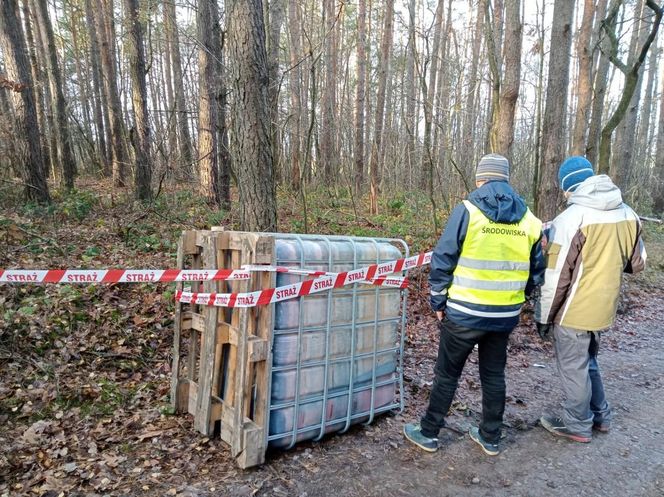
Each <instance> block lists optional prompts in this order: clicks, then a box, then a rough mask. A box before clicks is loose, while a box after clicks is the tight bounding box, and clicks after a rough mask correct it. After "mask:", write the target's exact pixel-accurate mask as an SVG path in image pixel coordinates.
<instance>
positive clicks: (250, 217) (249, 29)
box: [226, 0, 277, 231]
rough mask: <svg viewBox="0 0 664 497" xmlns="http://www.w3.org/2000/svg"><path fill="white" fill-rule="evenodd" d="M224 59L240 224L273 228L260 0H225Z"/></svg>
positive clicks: (257, 228)
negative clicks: (228, 82)
mask: <svg viewBox="0 0 664 497" xmlns="http://www.w3.org/2000/svg"><path fill="white" fill-rule="evenodd" d="M226 8H227V15H228V21H229V24H228V37H229V60H230V61H231V75H232V76H231V80H232V85H233V87H232V88H233V100H232V102H233V105H232V108H233V115H234V116H235V119H233V128H232V130H233V137H234V140H233V146H232V147H231V152H232V156H233V164H235V166H236V167H235V170H236V173H237V178H238V187H239V190H240V224H241V228H242V229H243V230H248V231H276V229H277V203H276V191H275V184H274V169H273V167H274V166H273V163H272V149H271V147H270V132H269V130H270V123H269V122H268V118H269V116H268V112H267V108H268V84H269V81H268V74H267V53H266V50H265V25H264V22H263V11H262V9H261V1H260V0H229V1H228V2H227V4H226Z"/></svg>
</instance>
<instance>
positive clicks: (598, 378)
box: [553, 325, 611, 436]
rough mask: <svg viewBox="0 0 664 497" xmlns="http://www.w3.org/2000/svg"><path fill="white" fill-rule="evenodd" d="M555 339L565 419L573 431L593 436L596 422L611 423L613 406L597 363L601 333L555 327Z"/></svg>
mask: <svg viewBox="0 0 664 497" xmlns="http://www.w3.org/2000/svg"><path fill="white" fill-rule="evenodd" d="M553 338H554V348H555V351H556V365H557V367H558V374H559V375H560V380H561V383H562V387H563V392H564V394H565V401H564V403H563V415H562V420H563V422H564V423H565V426H566V427H567V428H568V429H570V430H571V431H573V432H575V433H578V434H580V435H584V436H591V434H592V427H593V423H598V424H599V423H609V422H610V421H611V407H610V406H609V403H608V402H607V401H606V395H605V394H604V384H603V383H602V375H601V374H600V371H599V365H598V364H597V352H598V350H599V340H600V333H599V332H597V331H581V330H575V329H572V328H565V327H563V326H560V325H555V326H554V327H553Z"/></svg>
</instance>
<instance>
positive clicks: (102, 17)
mask: <svg viewBox="0 0 664 497" xmlns="http://www.w3.org/2000/svg"><path fill="white" fill-rule="evenodd" d="M102 2H103V4H102V5H101V6H100V7H101V8H100V9H99V10H100V11H99V12H97V11H95V10H93V15H94V17H95V23H96V27H97V34H98V35H99V40H100V42H101V43H100V47H99V48H100V50H99V52H100V54H101V63H102V64H101V66H102V73H103V80H104V86H105V89H106V102H105V103H106V110H107V112H108V119H109V121H110V132H111V135H110V138H111V143H110V146H111V151H112V157H113V185H114V186H116V187H124V186H126V177H127V164H128V152H127V147H126V141H125V140H126V138H125V126H124V122H123V120H122V102H121V101H120V93H119V92H118V77H117V71H116V64H117V61H116V58H115V47H114V45H113V44H114V43H115V38H114V33H115V22H114V20H113V15H112V13H113V0H102Z"/></svg>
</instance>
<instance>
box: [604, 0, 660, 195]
mask: <svg viewBox="0 0 664 497" xmlns="http://www.w3.org/2000/svg"><path fill="white" fill-rule="evenodd" d="M634 14H635V21H634V28H633V32H632V33H633V36H632V41H631V43H630V53H629V59H628V62H627V64H628V65H631V64H634V61H635V60H636V59H637V57H638V56H639V54H638V52H637V50H638V49H639V48H640V47H641V46H643V44H644V43H645V40H646V38H647V36H648V29H647V20H646V19H645V18H644V15H645V7H644V4H640V5H638V6H637V8H636V10H635V12H634ZM655 51H656V50H655ZM644 62H645V60H644ZM642 85H643V70H641V71H640V73H639V76H638V79H637V82H636V88H635V89H634V93H633V95H632V98H631V100H630V102H629V106H628V107H627V111H626V113H625V117H624V119H623V122H622V124H621V125H620V126H619V127H618V129H617V130H616V137H615V139H614V142H615V150H617V153H615V154H614V155H613V157H612V160H611V167H610V174H611V176H612V177H613V179H614V181H615V182H616V183H617V184H618V185H620V186H621V187H622V188H623V190H624V191H627V190H628V188H629V186H630V184H631V176H632V169H633V158H634V143H635V140H636V124H637V118H638V112H639V101H640V100H641V87H642Z"/></svg>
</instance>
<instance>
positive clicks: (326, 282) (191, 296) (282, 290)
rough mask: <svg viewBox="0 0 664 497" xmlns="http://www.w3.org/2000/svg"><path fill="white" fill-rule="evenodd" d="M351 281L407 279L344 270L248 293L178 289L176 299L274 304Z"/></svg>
mask: <svg viewBox="0 0 664 497" xmlns="http://www.w3.org/2000/svg"><path fill="white" fill-rule="evenodd" d="M353 283H365V284H368V285H380V286H386V287H392V288H407V287H408V278H397V277H395V278H386V277H380V278H376V279H374V280H364V281H348V280H347V277H346V273H339V274H338V275H336V276H323V277H321V278H317V279H314V280H306V281H303V282H301V283H294V284H292V285H284V286H280V287H277V288H268V289H266V290H257V291H255V292H247V293H197V292H183V291H178V292H176V294H175V300H177V301H178V302H182V303H184V304H199V305H210V306H216V307H255V306H258V305H268V304H274V303H276V302H283V301H284V300H290V299H294V298H297V297H303V296H305V295H311V294H314V293H319V292H324V291H326V290H332V289H333V288H340V287H342V286H345V285H352V284H353Z"/></svg>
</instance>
